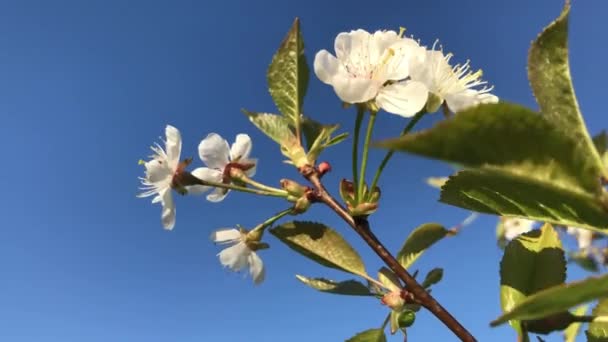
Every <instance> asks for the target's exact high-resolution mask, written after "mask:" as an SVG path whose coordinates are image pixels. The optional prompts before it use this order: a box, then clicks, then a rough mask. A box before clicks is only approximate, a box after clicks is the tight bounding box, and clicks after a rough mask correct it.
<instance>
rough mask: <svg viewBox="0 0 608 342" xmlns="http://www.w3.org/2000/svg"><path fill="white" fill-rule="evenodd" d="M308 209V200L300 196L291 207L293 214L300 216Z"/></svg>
mask: <svg viewBox="0 0 608 342" xmlns="http://www.w3.org/2000/svg"><path fill="white" fill-rule="evenodd" d="M308 208H310V200H308V197H307V196H302V197H300V198H298V200H297V201H296V203H295V204H294V206H293V210H294V213H296V214H302V213H304V212H306V211H307V210H308Z"/></svg>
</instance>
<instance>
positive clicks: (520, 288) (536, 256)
mask: <svg viewBox="0 0 608 342" xmlns="http://www.w3.org/2000/svg"><path fill="white" fill-rule="evenodd" d="M565 280H566V260H565V257H564V251H563V249H562V244H561V241H560V240H559V235H558V234H557V232H556V231H555V230H554V229H553V227H552V226H551V225H549V224H545V225H544V226H543V227H542V228H541V229H540V230H533V231H530V232H528V233H525V234H522V235H520V236H518V237H517V238H515V239H513V240H512V241H511V242H510V243H509V244H508V245H507V246H506V248H505V252H504V255H503V257H502V260H501V262H500V302H501V307H502V310H503V311H504V312H508V311H511V310H512V309H513V308H514V307H516V306H517V305H518V304H519V303H521V302H522V301H524V300H525V298H526V297H527V296H530V295H532V294H534V293H536V292H538V291H540V290H543V289H546V288H548V287H551V286H554V285H558V284H562V283H563V282H564V281H565ZM511 325H512V326H513V327H517V326H518V325H519V323H518V322H511Z"/></svg>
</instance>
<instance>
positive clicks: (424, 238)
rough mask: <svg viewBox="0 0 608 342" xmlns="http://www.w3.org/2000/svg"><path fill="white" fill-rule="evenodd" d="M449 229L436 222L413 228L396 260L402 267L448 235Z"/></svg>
mask: <svg viewBox="0 0 608 342" xmlns="http://www.w3.org/2000/svg"><path fill="white" fill-rule="evenodd" d="M448 233H449V231H448V230H447V229H445V228H444V227H443V226H442V225H440V224H438V223H426V224H423V225H421V226H418V227H417V228H416V229H414V230H413V231H412V232H411V233H410V235H409V236H408V237H407V240H405V243H404V244H403V247H401V250H400V251H399V253H398V254H397V261H399V263H400V264H401V266H403V268H406V269H407V268H409V267H410V266H412V264H413V263H414V262H415V261H416V260H417V259H418V258H419V257H420V256H421V255H422V253H424V251H426V250H427V249H428V248H429V247H431V246H432V245H433V244H434V243H436V242H437V241H439V240H441V239H443V238H444V237H446V235H448Z"/></svg>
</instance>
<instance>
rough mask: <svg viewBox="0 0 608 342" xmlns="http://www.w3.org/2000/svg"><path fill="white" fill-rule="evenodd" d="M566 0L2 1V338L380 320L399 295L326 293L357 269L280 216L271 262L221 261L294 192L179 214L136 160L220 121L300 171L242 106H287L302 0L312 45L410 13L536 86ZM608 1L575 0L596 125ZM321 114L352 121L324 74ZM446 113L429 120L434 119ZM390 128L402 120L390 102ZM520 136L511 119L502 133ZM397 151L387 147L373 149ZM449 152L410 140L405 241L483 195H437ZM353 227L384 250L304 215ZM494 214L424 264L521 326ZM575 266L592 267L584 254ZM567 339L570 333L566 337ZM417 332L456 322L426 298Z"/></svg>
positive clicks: (287, 329) (239, 330)
mask: <svg viewBox="0 0 608 342" xmlns="http://www.w3.org/2000/svg"><path fill="white" fill-rule="evenodd" d="M561 5H562V3H561V1H560V0H543V1H540V0H539V1H534V2H530V1H526V0H517V1H508V2H506V1H505V2H491V1H485V2H482V1H473V0H462V1H458V2H456V1H438V0H433V1H424V2H423V1H416V2H414V1H386V2H374V3H370V2H363V1H359V0H354V1H333V2H330V1H301V2H299V3H295V2H287V1H285V2H281V3H278V2H277V3H274V2H270V1H266V2H262V1H256V2H254V1H228V0H225V1H218V2H203V1H53V2H50V1H3V2H1V3H0V113H1V114H0V115H1V116H2V128H3V134H2V135H0V143H1V144H2V146H4V149H3V151H4V152H5V154H4V158H5V159H4V162H3V167H2V168H0V184H1V185H2V187H3V189H4V194H5V195H4V196H2V197H1V198H0V207H1V208H2V216H3V228H2V229H0V260H2V261H1V262H0V272H1V274H2V278H3V279H2V281H1V282H0V293H1V295H0V322H2V323H1V326H2V327H1V328H0V340H2V341H62V342H65V341H104V342H105V341H129V342H130V341H146V342H152V341H218V342H221V341H226V342H234V341H340V340H344V339H345V338H348V337H350V336H352V335H353V334H354V333H356V332H358V331H361V330H365V329H367V328H373V327H377V326H379V325H380V324H381V322H382V320H383V318H384V314H385V308H384V307H382V306H381V305H380V304H379V303H378V302H377V301H375V300H372V299H367V298H349V297H340V296H332V295H327V294H321V293H317V292H315V291H313V290H311V289H309V288H307V287H305V286H303V285H302V284H300V283H299V282H298V281H297V280H296V279H295V277H294V274H295V273H299V274H303V275H307V276H325V277H329V278H333V279H347V278H348V276H347V275H344V274H340V273H339V272H337V271H333V270H329V269H325V268H323V267H321V266H319V265H317V264H314V263H312V262H311V261H309V260H307V259H305V258H303V257H301V256H299V255H296V254H294V253H292V252H291V251H290V250H288V249H287V248H286V247H285V246H283V245H282V244H281V243H280V242H279V241H277V240H275V239H273V238H272V237H270V236H268V238H267V240H268V242H269V243H270V244H271V246H272V248H271V249H269V250H265V251H262V252H261V256H262V258H263V259H264V262H265V264H266V266H267V272H268V274H267V280H266V281H265V282H264V283H263V284H262V285H261V286H258V287H254V286H253V285H252V283H251V280H250V279H249V278H244V277H243V276H242V275H237V274H232V273H230V272H228V271H226V270H224V269H222V267H221V266H220V265H219V263H218V261H217V258H216V254H217V252H218V251H219V249H218V248H217V247H215V246H214V245H212V244H211V243H210V242H209V240H208V237H209V234H210V232H211V231H213V230H215V229H217V228H220V227H230V226H234V225H235V224H241V225H244V226H249V227H251V226H253V225H255V224H256V223H258V222H260V221H262V220H264V219H265V218H267V217H268V216H270V215H271V214H273V213H274V212H277V211H279V210H281V209H283V208H284V207H285V204H284V203H282V202H281V201H280V200H277V199H258V198H252V197H249V196H247V195H243V194H236V193H232V194H230V195H229V197H228V198H227V199H226V200H225V201H224V202H222V203H221V204H219V205H217V204H212V203H208V202H206V201H205V200H204V199H203V198H202V197H199V198H177V208H178V214H177V225H176V228H175V230H174V231H172V232H166V231H163V229H162V228H161V225H160V220H159V216H160V208H159V206H156V205H155V206H153V205H151V204H149V202H148V201H147V200H141V199H137V198H136V197H135V195H136V193H137V187H138V186H139V184H138V180H137V177H138V176H140V175H141V174H142V168H141V166H139V165H137V161H138V160H139V159H140V158H142V157H146V156H147V155H149V149H148V148H149V146H150V145H151V144H152V143H153V142H154V141H158V137H159V136H160V135H162V134H163V129H164V126H165V125H166V124H172V125H174V126H176V127H178V128H179V129H180V130H181V131H182V135H183V139H184V150H183V151H184V155H185V156H195V157H196V146H197V145H198V142H199V141H200V139H201V138H203V137H204V136H206V135H207V134H208V133H210V132H217V133H220V134H221V135H223V136H224V137H226V138H227V139H228V140H230V141H232V140H233V139H234V136H235V135H236V134H238V133H242V132H246V133H249V134H250V135H251V136H252V138H253V140H254V149H253V155H254V156H256V157H259V158H260V160H261V162H260V166H259V168H258V176H257V179H258V180H261V181H264V182H266V183H269V184H276V182H277V181H278V180H279V179H280V178H282V177H292V178H296V177H298V176H297V174H296V173H295V172H294V170H292V169H290V168H289V167H288V166H285V165H282V164H281V163H280V157H279V154H278V150H277V147H276V146H274V144H273V143H272V142H271V141H270V140H268V139H267V138H265V137H263V136H262V135H261V134H260V133H258V132H256V131H255V130H254V128H253V127H252V126H250V124H249V122H248V121H247V120H246V119H245V118H244V116H243V115H242V114H240V108H243V107H244V108H248V109H251V110H259V111H274V110H275V109H274V105H273V103H272V101H271V99H270V97H269V96H268V92H267V90H266V85H265V71H266V68H267V66H268V63H269V62H270V59H271V56H272V54H273V52H274V50H275V49H276V47H277V46H278V45H279V43H280V41H281V39H282V38H283V36H284V34H285V33H286V31H287V30H288V28H289V26H290V24H291V22H292V20H293V18H294V17H296V16H298V17H300V18H301V20H302V29H303V32H304V37H305V42H306V47H307V55H308V57H309V61H312V59H311V57H312V56H313V55H314V53H315V52H316V51H318V50H319V49H322V48H328V49H329V48H331V47H332V46H333V40H334V37H335V35H336V34H337V33H339V32H341V31H345V30H350V29H355V28H364V29H367V30H376V29H398V27H399V26H405V27H407V28H408V32H409V33H410V34H414V35H415V36H416V37H418V38H420V39H422V41H423V42H424V43H427V44H431V43H432V42H433V41H434V40H435V39H436V38H439V39H440V40H441V42H442V43H443V45H444V47H445V49H446V50H448V51H452V52H454V53H455V56H456V57H455V58H456V60H458V61H461V62H462V61H464V60H466V59H467V58H470V59H471V61H472V64H473V66H474V67H476V68H483V70H484V73H485V74H484V75H485V78H486V79H487V80H489V81H490V82H491V83H493V84H494V85H495V86H496V88H495V92H496V94H497V95H498V96H500V97H501V98H503V99H506V100H510V101H515V102H519V103H524V104H527V105H530V106H534V102H533V99H532V97H531V95H530V91H529V87H528V82H527V79H526V72H525V62H526V54H527V50H528V46H529V43H530V41H531V40H532V39H533V38H534V37H535V36H536V34H537V33H538V32H539V31H540V29H541V28H542V27H543V26H545V25H546V24H547V23H549V22H550V21H551V20H552V18H554V17H555V16H557V14H558V13H559V11H560V8H561ZM606 11H608V3H607V2H603V1H575V2H574V6H573V10H572V20H571V51H572V56H571V64H572V73H573V77H574V81H575V85H576V89H577V93H578V98H579V102H580V104H581V108H582V110H583V112H584V114H585V115H586V120H587V123H588V125H589V127H590V130H591V131H592V132H593V133H595V132H598V131H599V130H600V129H601V128H605V127H606V126H608V120H606V118H605V113H604V111H605V105H604V103H603V102H604V98H605V94H604V92H605V89H606V87H605V79H606V77H607V76H608V74H607V72H606V69H605V68H604V67H603V66H602V64H601V63H603V57H602V56H606V55H608V46H606V44H600V43H601V42H602V41H604V40H605V39H604V38H605V36H606V34H607V33H608V32H607V29H606V26H605V25H604V23H605V18H604V13H606ZM306 100H307V101H306V105H305V111H306V113H308V114H309V115H310V116H312V117H314V118H316V119H318V120H322V121H326V122H339V123H341V124H343V127H344V129H345V130H348V129H351V128H352V121H353V119H354V113H353V110H352V109H351V110H343V109H341V108H340V104H339V102H338V100H337V98H336V97H335V95H334V93H333V91H332V89H331V88H330V87H328V86H325V85H323V84H322V83H321V82H320V81H318V80H317V79H316V78H315V77H314V75H313V76H312V77H311V82H310V88H309V91H308V94H307V98H306ZM437 119H438V117H431V118H427V119H425V120H424V122H423V124H422V126H429V125H431V124H432V123H433V122H434V121H436V120H437ZM378 121H379V123H378V129H377V131H376V134H375V137H376V138H382V137H389V136H394V135H396V134H397V132H398V131H399V130H400V129H401V127H403V125H404V124H405V122H404V121H403V120H402V119H400V118H398V117H396V116H390V115H381V116H380V117H379V120H378ZM505 138H506V137H505ZM348 151H349V144H347V143H345V144H343V145H340V146H338V147H336V148H335V149H333V150H331V151H329V152H328V153H327V154H325V155H324V156H323V159H326V160H329V161H330V162H331V163H332V165H333V167H334V171H333V172H332V173H331V174H330V175H328V176H327V177H326V181H327V183H328V185H329V187H330V189H331V190H335V189H336V184H337V182H338V180H339V179H340V178H341V177H343V176H347V175H348V174H349V172H350V171H349V170H350V169H349V164H348V158H347V156H348V155H349V154H348ZM381 156H382V152H380V151H375V153H374V154H373V156H372V158H371V162H372V165H374V163H377V162H378V159H379V158H380V157H381ZM449 172H450V168H449V167H448V166H446V165H444V164H441V163H439V162H435V161H429V160H424V159H421V158H417V157H413V156H407V155H398V157H397V158H394V160H393V163H392V164H391V165H389V169H388V170H387V172H385V177H384V178H383V183H382V186H383V202H382V207H381V210H380V211H379V212H378V214H377V215H376V216H374V217H373V218H372V225H373V227H374V229H375V231H376V232H377V234H378V235H379V236H380V238H381V239H382V240H383V241H385V242H386V245H387V247H389V248H390V249H392V250H393V251H396V250H397V249H398V248H399V246H400V245H401V244H402V242H403V240H404V238H405V237H406V235H407V234H408V232H409V231H410V230H411V229H412V228H413V227H415V226H417V225H419V224H421V223H424V222H429V221H436V222H440V223H443V224H445V225H447V226H450V225H453V224H456V223H457V222H459V221H460V220H462V219H463V218H464V217H466V215H467V212H466V211H464V210H460V209H457V208H453V207H448V206H446V205H442V204H440V203H438V202H437V198H438V193H437V192H436V190H434V189H432V188H430V187H428V186H427V185H426V184H425V183H424V182H423V179H424V178H425V177H427V176H437V175H446V174H448V173H449ZM305 218H307V219H315V220H322V221H324V222H326V223H328V224H329V225H331V226H333V227H335V228H336V229H337V230H339V231H340V232H341V233H342V234H343V235H344V236H345V237H346V238H347V239H349V240H350V241H351V242H352V244H353V245H354V246H355V247H357V248H359V249H360V250H361V254H362V256H363V257H364V258H365V260H366V265H367V268H368V269H369V270H370V271H372V272H373V270H376V269H378V268H379V267H380V266H381V263H380V261H379V259H378V258H377V257H376V256H375V255H373V254H372V253H371V252H369V251H368V250H367V249H366V247H365V246H364V245H363V243H362V242H360V241H359V240H357V238H356V236H355V235H354V234H353V233H352V232H351V231H349V229H348V228H347V227H346V226H345V225H344V224H343V223H341V222H340V221H339V220H338V219H336V218H335V217H333V216H331V214H330V213H329V212H328V211H327V210H326V209H325V208H322V207H314V208H313V209H312V210H311V211H310V212H309V213H308V214H307V216H306V217H305ZM495 223H496V219H495V218H494V217H489V216H484V217H482V218H481V219H479V220H478V221H476V223H475V224H473V225H472V226H470V227H468V228H467V229H466V230H465V231H464V232H463V233H462V234H461V235H460V236H458V237H456V238H452V239H448V240H446V241H443V242H441V244H439V245H437V246H436V248H434V249H433V250H432V251H430V252H429V253H428V254H426V255H425V256H424V257H423V258H421V260H420V261H419V263H418V264H417V265H416V268H419V269H420V270H421V271H422V273H424V272H426V271H427V270H429V269H430V268H432V267H436V266H440V267H444V268H445V276H444V281H443V282H442V283H441V284H440V285H439V286H438V287H436V288H435V289H434V291H433V293H434V295H435V296H436V297H437V298H438V299H439V300H440V301H441V302H442V303H443V304H444V305H445V306H446V307H447V308H448V309H449V310H450V311H451V312H452V313H453V314H454V315H455V316H456V317H458V318H459V319H460V320H461V322H462V323H463V324H464V325H465V326H466V327H468V328H469V329H470V330H471V331H472V332H473V333H474V334H475V335H476V336H477V338H478V339H479V340H480V341H513V340H514V335H513V333H512V332H511V331H510V330H509V329H508V328H506V327H501V328H497V329H491V328H489V325H488V322H489V321H490V320H491V319H493V318H495V317H496V316H497V315H498V314H499V312H500V306H499V297H498V262H499V260H500V257H501V251H500V250H499V249H498V248H496V243H495V238H494V234H495V232H494V227H495ZM570 275H571V278H570V279H574V278H577V277H580V276H581V275H582V273H581V272H579V271H578V270H577V269H576V268H575V266H572V271H571V272H570ZM553 338H554V340H559V339H558V336H554V337H553ZM410 340H411V341H430V340H433V341H452V340H454V337H453V336H452V335H451V333H450V332H449V331H448V330H447V329H445V328H444V327H443V326H442V325H441V324H440V323H439V322H438V321H437V320H436V319H435V318H434V317H432V316H431V315H429V314H427V313H421V314H420V315H419V316H418V319H417V322H416V325H415V327H414V328H413V329H411V330H410Z"/></svg>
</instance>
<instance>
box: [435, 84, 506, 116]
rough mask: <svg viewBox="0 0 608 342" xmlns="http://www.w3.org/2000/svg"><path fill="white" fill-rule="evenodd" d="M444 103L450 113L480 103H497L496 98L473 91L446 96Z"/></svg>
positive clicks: (467, 90) (468, 90)
mask: <svg viewBox="0 0 608 342" xmlns="http://www.w3.org/2000/svg"><path fill="white" fill-rule="evenodd" d="M445 102H446V104H447V105H448V108H450V110H451V111H452V112H454V113H457V112H460V111H463V110H465V109H467V108H470V107H473V106H477V105H478V104H481V103H497V102H498V97H496V96H494V95H492V94H489V93H480V92H478V91H477V90H474V89H465V90H464V91H462V92H459V93H455V94H448V95H446V97H445Z"/></svg>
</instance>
